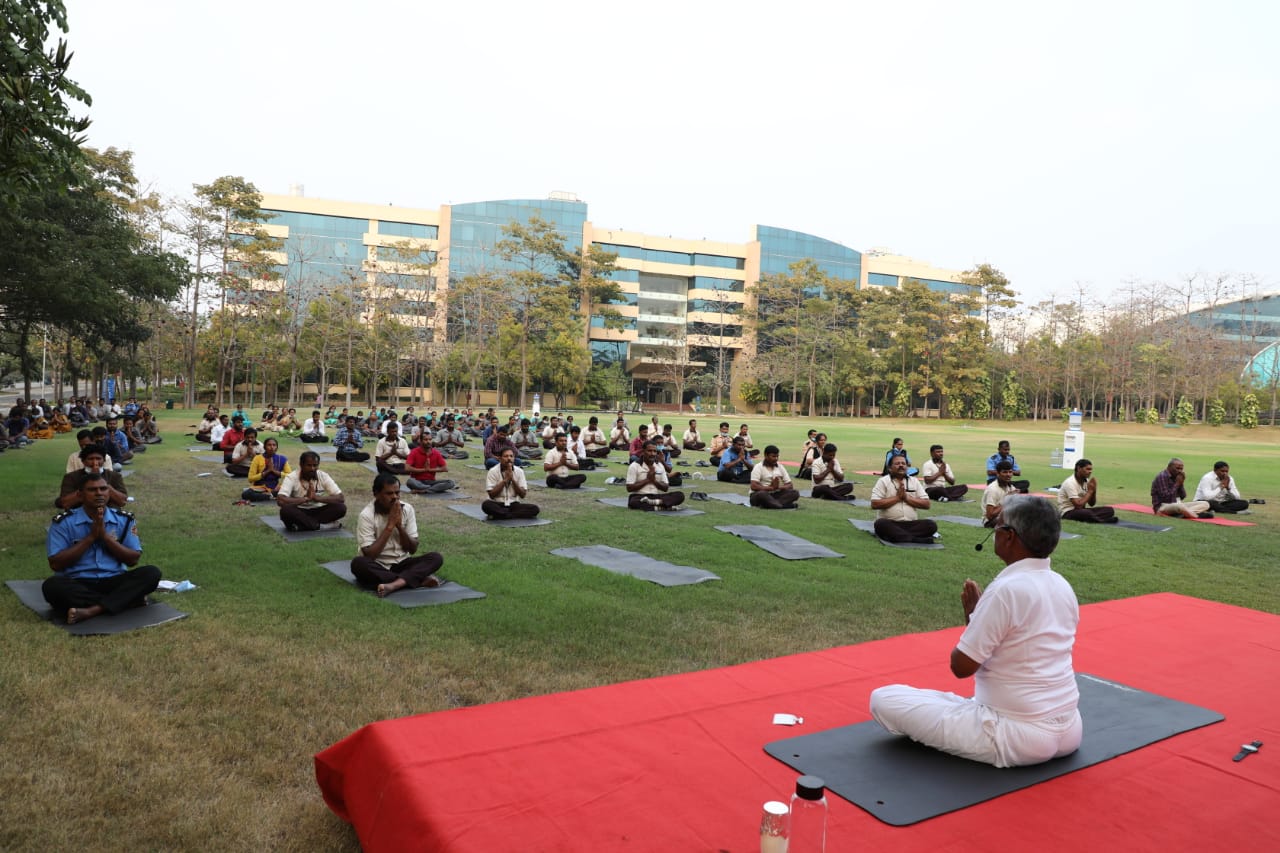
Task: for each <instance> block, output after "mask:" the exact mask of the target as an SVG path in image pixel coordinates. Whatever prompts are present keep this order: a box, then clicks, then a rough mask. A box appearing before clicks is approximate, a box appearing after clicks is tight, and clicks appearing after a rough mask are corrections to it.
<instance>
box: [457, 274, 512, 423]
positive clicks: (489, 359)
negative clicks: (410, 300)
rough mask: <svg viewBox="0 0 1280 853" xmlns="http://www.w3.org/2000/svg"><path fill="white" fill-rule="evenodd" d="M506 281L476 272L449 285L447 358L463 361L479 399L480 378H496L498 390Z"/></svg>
mask: <svg viewBox="0 0 1280 853" xmlns="http://www.w3.org/2000/svg"><path fill="white" fill-rule="evenodd" d="M503 288H504V282H503V280H502V279H501V278H500V277H499V276H497V275H494V274H491V273H483V272H482V273H475V274H472V275H468V276H465V277H463V278H462V279H460V280H459V281H456V282H453V283H451V284H450V286H449V303H448V306H449V307H448V311H449V317H448V335H449V343H450V345H451V346H450V353H449V356H447V358H449V359H451V360H452V361H454V362H456V361H458V360H460V361H461V363H462V365H463V366H464V367H465V368H466V370H465V372H464V373H463V374H462V375H463V376H465V377H466V381H468V382H469V383H470V394H471V397H472V398H473V399H476V400H478V399H479V398H480V397H479V386H478V383H479V382H480V380H481V377H482V376H484V375H485V373H486V370H487V372H488V373H489V374H490V375H492V376H493V382H494V387H495V388H497V387H499V379H500V377H501V373H502V358H501V353H500V352H495V351H494V350H496V349H497V340H498V327H499V326H500V325H501V322H502V318H503V317H504V316H505V315H506V314H507V312H508V307H507V303H506V300H505V299H503Z"/></svg>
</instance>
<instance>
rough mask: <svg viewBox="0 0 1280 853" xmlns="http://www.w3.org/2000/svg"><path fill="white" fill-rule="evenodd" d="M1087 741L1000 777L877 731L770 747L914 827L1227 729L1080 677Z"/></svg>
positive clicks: (851, 797)
mask: <svg viewBox="0 0 1280 853" xmlns="http://www.w3.org/2000/svg"><path fill="white" fill-rule="evenodd" d="M1076 683H1077V684H1078V685H1079V687H1080V716H1081V717H1082V718H1083V719H1084V740H1083V742H1082V743H1081V746H1080V749H1079V750H1078V751H1077V752H1075V753H1074V754H1072V755H1068V756H1066V757H1065V758H1057V759H1054V760H1053V761H1048V762H1045V763H1044V764H1037V765H1034V766H1032V767H1006V768H996V767H992V766H990V765H987V764H979V763H978V762H976V761H969V760H968V759H965V758H957V757H955V756H953V755H948V754H946V753H944V752H939V751H938V750H935V749H930V748H929V747H927V746H922V745H920V744H918V743H916V742H914V741H912V740H910V739H908V738H906V737H902V736H899V735H891V734H889V733H888V732H887V731H885V730H884V729H883V728H882V727H881V726H880V724H879V723H877V722H874V721H871V722H866V723H858V724H856V725H851V726H843V727H841V728H837V729H828V730H827V731H824V732H815V733H814V734H810V735H802V736H800V737H794V738H787V739H786V740H779V741H774V742H773V743H769V744H766V745H765V747H764V749H765V752H767V753H769V754H770V755H772V756H773V757H774V758H776V759H778V760H779V761H781V762H783V763H784V764H787V765H789V766H791V767H793V768H795V769H796V770H797V771H799V772H800V773H809V774H813V775H815V776H820V777H822V779H823V780H824V781H825V782H826V783H827V787H828V788H830V789H831V791H832V792H834V793H836V794H838V795H840V796H841V797H843V798H844V799H846V800H848V801H849V802H851V803H853V804H854V805H856V806H859V807H860V808H862V809H864V810H865V811H867V812H869V813H870V814H872V815H874V816H875V817H877V818H879V819H880V820H882V821H884V822H885V823H888V824H891V825H893V826H906V825H907V824H912V823H917V822H919V821H922V820H925V819H926V818H931V817H936V816H937V815H940V814H946V813H947V812H951V811H955V810H957V809H962V808H966V807H968V806H972V805H975V804H976V803H981V802H984V801H986V800H990V799H993V798H995V797H998V796H1000V795H1002V794H1007V793H1009V792H1010V791H1016V790H1018V789H1020V788H1026V787H1029V786H1031V785H1035V784H1037V783H1039V782H1044V781H1046V780H1048V779H1052V778H1054V777H1056V776H1062V775H1064V774H1067V773H1071V772H1073V771H1075V770H1080V769H1081V768H1084V767H1088V766H1090V765H1092V764H1097V763H1099V762H1102V761H1106V760H1107V759H1109V758H1114V757H1116V756H1117V755H1123V754H1124V753H1126V752H1131V751H1133V750H1135V749H1139V748H1141V747H1144V746H1147V745H1148V744H1152V743H1155V742H1157V741H1161V740H1164V739H1165V738H1167V737H1172V736H1173V735H1176V734H1179V733H1181V732H1186V731H1190V730H1192V729H1198V728H1200V727H1201V726H1207V725H1209V724H1211V723H1216V722H1220V721H1221V720H1222V719H1224V718H1223V716H1222V715H1221V714H1219V713H1217V712H1215V711H1210V710H1208V709H1206V708H1200V707H1198V706H1196V705H1189V704H1187V703H1185V702H1178V701H1176V700H1174V699H1169V698H1167V697H1164V696H1157V695H1156V694H1154V693H1147V692H1145V691H1142V690H1136V689H1134V688H1132V687H1126V686H1125V685H1123V684H1117V683H1116V682H1113V681H1108V680H1106V679H1104V678H1099V677H1097V676H1093V675H1086V674H1085V673H1076Z"/></svg>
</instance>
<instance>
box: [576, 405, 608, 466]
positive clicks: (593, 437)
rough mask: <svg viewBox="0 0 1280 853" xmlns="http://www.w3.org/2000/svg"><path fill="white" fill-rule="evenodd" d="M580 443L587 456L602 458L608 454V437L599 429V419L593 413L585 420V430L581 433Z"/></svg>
mask: <svg viewBox="0 0 1280 853" xmlns="http://www.w3.org/2000/svg"><path fill="white" fill-rule="evenodd" d="M582 445H583V447H585V448H586V450H587V456H589V457H591V458H592V459H604V458H605V457H607V456H608V455H609V439H608V437H607V436H605V434H604V430H602V429H600V419H599V418H597V417H596V416H595V415H592V416H591V419H590V420H589V421H587V429H586V432H584V433H582Z"/></svg>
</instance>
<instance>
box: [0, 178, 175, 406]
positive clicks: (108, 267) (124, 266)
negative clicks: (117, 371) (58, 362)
mask: <svg viewBox="0 0 1280 853" xmlns="http://www.w3.org/2000/svg"><path fill="white" fill-rule="evenodd" d="M75 171H76V181H75V183H74V185H73V186H72V191H71V192H66V191H64V190H63V189H62V188H60V187H56V188H55V187H46V188H45V189H44V190H43V191H42V192H39V193H32V194H27V195H25V196H23V197H22V198H20V199H19V200H18V204H17V206H16V208H15V211H16V214H17V215H16V216H14V218H13V219H12V220H11V221H10V223H9V225H10V227H9V228H8V229H7V232H8V233H7V234H6V239H5V240H3V241H0V328H3V329H4V330H5V331H9V332H11V333H12V334H13V336H14V340H15V342H16V344H15V350H16V353H15V354H16V355H18V357H19V360H20V361H21V362H22V373H23V377H24V382H25V383H26V386H25V389H24V390H25V392H26V394H27V395H28V396H29V395H30V380H31V378H32V377H33V375H34V364H33V362H32V359H31V357H30V355H29V353H30V351H31V350H30V346H29V343H30V341H31V339H32V336H33V335H37V333H38V330H39V329H40V328H42V327H44V326H48V327H49V328H56V329H62V330H64V331H66V332H67V333H69V334H70V335H72V336H74V337H77V338H80V339H81V340H83V341H84V342H85V344H86V345H87V346H88V347H89V349H90V351H91V352H92V353H93V354H95V355H96V356H97V360H98V363H99V367H101V366H102V364H103V362H104V361H105V359H106V358H107V357H108V356H109V355H111V354H112V353H113V352H115V353H125V354H130V355H131V354H132V353H133V352H134V351H135V350H134V347H136V345H137V344H138V343H140V342H141V341H143V340H145V339H146V337H147V335H148V334H149V333H150V330H149V329H148V327H147V326H146V324H145V322H144V319H143V317H142V316H141V312H142V310H143V308H144V307H145V306H146V305H147V304H148V303H149V302H151V301H154V300H168V299H170V298H172V297H173V296H174V295H175V294H176V293H177V289H178V287H179V286H180V284H181V276H182V275H183V274H184V270H185V263H184V262H183V261H182V259H181V258H179V257H177V256H176V255H173V254H170V253H167V252H162V251H156V250H155V249H154V248H153V247H151V246H148V245H147V244H146V243H145V242H144V241H143V240H142V238H141V236H140V235H139V233H138V232H137V231H136V230H135V229H134V228H133V227H132V226H131V224H130V223H129V221H128V219H127V218H126V216H125V214H124V212H123V211H122V210H121V208H120V207H118V206H117V205H116V204H115V203H114V201H113V200H112V198H111V196H110V194H109V193H108V192H106V191H105V184H104V182H103V181H102V180H101V178H100V176H99V175H98V174H97V173H95V172H94V171H93V169H92V168H91V164H90V163H89V162H88V161H87V160H82V164H81V165H80V166H78V167H76V170H75Z"/></svg>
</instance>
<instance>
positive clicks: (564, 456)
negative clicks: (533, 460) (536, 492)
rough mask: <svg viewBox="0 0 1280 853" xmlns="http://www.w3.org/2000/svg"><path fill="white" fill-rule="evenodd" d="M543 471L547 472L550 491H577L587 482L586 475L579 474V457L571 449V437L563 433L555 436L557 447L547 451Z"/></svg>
mask: <svg viewBox="0 0 1280 853" xmlns="http://www.w3.org/2000/svg"><path fill="white" fill-rule="evenodd" d="M542 470H543V471H546V472H547V488H549V489H577V488H580V487H581V486H582V484H583V483H585V482H586V481H587V475H586V474H579V473H578V456H577V454H575V453H574V452H573V451H572V450H570V449H569V437H568V436H567V435H565V434H564V433H562V432H558V433H556V434H555V445H554V446H552V448H551V449H550V450H548V451H547V457H546V459H544V460H543V462H542Z"/></svg>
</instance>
